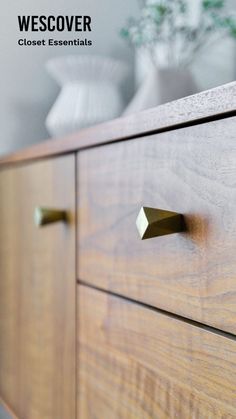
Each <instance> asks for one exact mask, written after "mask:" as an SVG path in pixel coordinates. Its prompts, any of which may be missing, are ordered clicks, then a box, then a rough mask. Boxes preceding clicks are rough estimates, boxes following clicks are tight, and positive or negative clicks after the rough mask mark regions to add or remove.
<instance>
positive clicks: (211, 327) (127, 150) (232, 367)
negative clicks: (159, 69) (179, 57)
mask: <svg viewBox="0 0 236 419" xmlns="http://www.w3.org/2000/svg"><path fill="white" fill-rule="evenodd" d="M3 140H4V139H3ZM140 210H141V211H140ZM138 215H139V216H138ZM137 217H138V219H137ZM136 219H137V224H136ZM0 237H1V240H0V397H1V407H0V418H1V419H3V418H17V419H169V418H170V419H174V418H175V419H176V418H177V419H232V418H236V83H232V84H229V85H225V86H222V87H219V88H217V89H214V90H211V91H208V92H203V93H200V94H198V95H196V96H192V97H188V98H184V99H181V100H179V101H176V102H172V103H169V104H167V105H163V106H161V107H159V108H154V109H150V110H148V111H145V112H142V113H140V114H136V115H133V116H130V117H126V118H123V119H122V118H121V119H118V120H115V121H111V122H108V123H106V124H102V125H100V126H97V127H93V128H90V129H87V130H83V131H80V132H78V133H76V134H74V135H71V136H69V137H67V138H64V139H59V140H49V141H46V142H42V143H40V144H39V145H36V146H33V147H31V148H28V149H26V150H24V151H20V152H17V153H15V154H12V155H11V156H8V157H6V158H3V159H1V161H0ZM141 238H144V239H146V240H141ZM4 412H6V413H4Z"/></svg>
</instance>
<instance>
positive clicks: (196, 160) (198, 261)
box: [77, 118, 236, 333]
mask: <svg viewBox="0 0 236 419" xmlns="http://www.w3.org/2000/svg"><path fill="white" fill-rule="evenodd" d="M235 132H236V118H230V119H227V120H226V119H225V120H221V121H215V122H211V123H208V124H202V125H199V126H194V127H189V128H185V129H181V130H177V131H172V132H169V133H162V134H158V135H154V136H150V137H147V138H146V139H145V141H143V140H141V139H137V140H132V141H127V142H123V143H122V142H121V143H119V144H113V145H107V146H104V147H99V148H97V149H92V150H85V151H81V152H80V153H79V155H78V167H79V171H78V172H79V174H78V203H79V214H78V220H79V224H78V237H79V246H78V260H79V263H78V272H77V274H78V275H77V276H78V279H80V280H82V281H84V282H86V283H89V284H93V285H95V286H98V287H100V288H103V289H106V290H111V291H113V292H115V293H117V294H121V295H124V296H128V297H130V298H133V299H135V300H139V301H143V302H145V303H147V304H149V305H152V306H155V307H159V308H162V309H164V310H167V311H170V312H174V313H177V314H179V315H181V316H184V317H187V318H191V319H194V320H197V321H199V322H202V323H206V324H209V325H211V326H214V327H216V328H219V329H222V330H226V331H228V332H232V333H236V257H235V254H236V180H235V179H236V141H235ZM142 206H147V207H153V208H162V209H165V210H170V211H176V212H178V213H180V214H184V217H185V222H186V225H187V232H185V233H178V234H174V235H169V236H165V237H158V238H154V239H151V240H146V241H141V240H140V238H139V235H138V233H137V229H136V225H135V221H136V217H137V215H138V213H139V210H140V208H141V207H142Z"/></svg>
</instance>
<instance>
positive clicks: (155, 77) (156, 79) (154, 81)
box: [123, 67, 198, 115]
mask: <svg viewBox="0 0 236 419" xmlns="http://www.w3.org/2000/svg"><path fill="white" fill-rule="evenodd" d="M197 91H198V89H197V86H196V83H195V80H194V78H193V76H192V74H191V72H190V70H188V69H180V68H165V69H164V68H163V69H158V68H153V67H152V68H151V69H150V71H149V73H148V74H147V75H146V76H145V78H144V79H143V81H142V82H141V84H140V86H139V87H138V89H137V92H136V93H135V95H134V97H133V99H132V100H131V102H130V103H129V104H128V106H127V108H126V109H125V111H124V113H123V114H124V115H129V114H132V113H135V112H139V111H142V110H145V109H149V108H153V107H155V106H158V105H162V104H163V103H167V102H171V101H173V100H177V99H180V98H182V97H185V96H189V95H192V94H194V93H197Z"/></svg>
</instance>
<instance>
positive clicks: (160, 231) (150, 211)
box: [136, 207, 184, 240]
mask: <svg viewBox="0 0 236 419" xmlns="http://www.w3.org/2000/svg"><path fill="white" fill-rule="evenodd" d="M136 226H137V229H138V232H139V234H140V237H141V239H142V240H145V239H151V238H153V237H158V236H165V235H166V234H173V233H179V232H181V231H183V230H184V219H183V216H182V215H181V214H178V213H176V212H172V211H166V210H162V209H156V208H149V207H142V208H141V210H140V212H139V214H138V218H137V220H136Z"/></svg>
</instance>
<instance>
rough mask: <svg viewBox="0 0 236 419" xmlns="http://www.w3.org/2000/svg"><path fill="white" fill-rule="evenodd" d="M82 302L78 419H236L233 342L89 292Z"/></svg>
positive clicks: (235, 345)
mask: <svg viewBox="0 0 236 419" xmlns="http://www.w3.org/2000/svg"><path fill="white" fill-rule="evenodd" d="M78 298H79V313H78V314H79V315H78V323H77V324H78V332H79V342H78V348H79V352H78V361H79V366H80V367H79V376H78V396H77V400H78V413H79V417H81V418H83V419H90V418H91V419H92V418H109V419H113V418H114V419H117V418H122V419H125V418H129V419H132V418H133V419H138V418H140V419H141V418H142V419H148V418H150V419H153V418H158V419H166V418H168V419H171V418H179V419H189V418H201V419H209V418H212V419H213V418H214V419H219V418H222V419H223V418H228V419H229V418H235V417H236V398H235V389H236V341H235V340H232V339H228V338H226V337H224V336H222V335H220V334H215V333H212V332H209V331H207V330H204V329H203V328H199V327H196V326H195V325H192V324H189V323H186V322H182V321H180V320H178V319H176V318H173V317H169V316H166V315H163V314H161V313H159V312H156V311H154V310H149V309H146V308H144V307H143V306H140V305H138V304H135V303H130V302H127V301H125V300H123V299H122V298H118V297H113V296H110V295H109V294H106V293H103V292H99V291H96V290H93V289H90V288H87V287H83V286H80V287H79V291H78Z"/></svg>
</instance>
